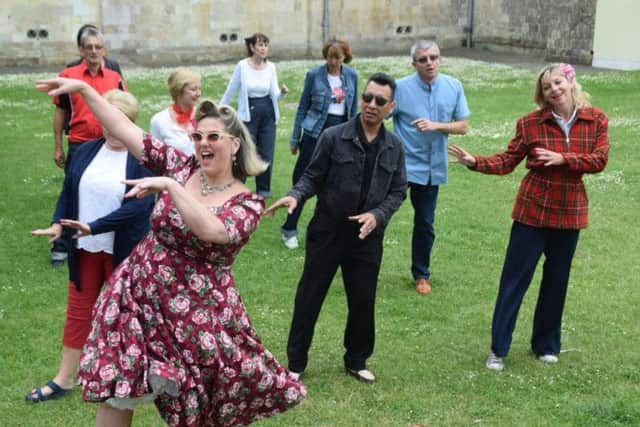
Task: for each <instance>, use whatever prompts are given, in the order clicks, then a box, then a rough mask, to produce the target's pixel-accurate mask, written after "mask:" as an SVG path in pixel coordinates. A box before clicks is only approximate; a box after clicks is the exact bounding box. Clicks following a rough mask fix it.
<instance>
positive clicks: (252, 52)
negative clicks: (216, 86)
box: [220, 33, 289, 197]
mask: <svg viewBox="0 0 640 427" xmlns="http://www.w3.org/2000/svg"><path fill="white" fill-rule="evenodd" d="M244 42H245V45H246V47H247V56H248V58H245V59H243V60H242V61H240V62H238V65H237V66H236V68H235V70H234V71H233V75H232V76H231V80H230V81H229V84H228V86H227V90H226V91H225V93H224V96H223V97H222V100H221V101H220V103H221V104H223V105H230V103H231V101H232V100H233V98H235V97H236V95H238V93H239V96H238V108H237V110H238V117H240V119H241V120H242V121H243V122H244V124H245V125H246V126H247V128H248V129H249V132H250V133H251V137H252V138H253V140H254V142H255V144H256V147H257V148H258V154H260V157H262V159H263V160H264V161H266V162H268V163H269V168H268V169H267V170H266V171H265V172H264V173H262V174H261V175H258V176H256V192H257V193H258V194H260V195H262V196H263V197H269V196H270V195H271V171H272V169H273V155H274V151H275V143H276V124H277V123H278V119H279V118H280V111H279V110H278V99H279V98H280V96H283V95H285V94H286V93H287V92H288V91H289V89H288V88H287V86H286V85H282V86H281V87H279V86H278V75H277V73H276V67H275V65H274V64H273V62H270V61H269V60H268V59H267V54H268V53H269V38H268V37H267V36H266V35H264V34H262V33H255V34H253V35H252V36H251V37H247V38H245V39H244Z"/></svg>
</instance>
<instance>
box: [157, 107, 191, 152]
mask: <svg viewBox="0 0 640 427" xmlns="http://www.w3.org/2000/svg"><path fill="white" fill-rule="evenodd" d="M170 110H171V107H169V108H167V109H166V110H162V111H160V112H158V113H156V114H155V115H154V116H153V117H152V118H151V124H150V125H149V132H151V135H153V137H154V138H156V139H159V140H160V141H163V142H164V143H165V144H168V145H171V146H172V147H175V148H177V149H178V150H180V151H182V152H183V153H185V154H187V155H188V156H192V155H193V154H195V152H196V149H195V147H194V145H193V141H192V140H191V136H190V135H189V132H188V131H186V130H185V129H183V128H181V127H180V126H178V123H176V121H175V120H174V119H173V117H171V112H170ZM189 127H191V126H189Z"/></svg>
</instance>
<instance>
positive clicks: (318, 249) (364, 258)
mask: <svg viewBox="0 0 640 427" xmlns="http://www.w3.org/2000/svg"><path fill="white" fill-rule="evenodd" d="M320 217H321V215H319V214H318V212H316V214H315V215H314V217H313V218H312V220H311V222H310V223H309V227H308V229H307V242H306V257H305V263H304V270H303V272H302V277H301V278H300V283H299V284H298V290H297V293H296V301H295V307H294V311H293V320H292V322H291V330H290V331H289V341H288V343H287V356H288V358H289V370H291V371H292V372H304V370H305V368H306V367H307V362H308V359H309V357H308V353H309V347H310V346H311V341H312V339H313V332H314V329H315V325H316V321H317V320H318V315H319V314H320V309H321V308H322V303H323V302H324V299H325V297H326V295H327V291H328V290H329V287H330V286H331V281H332V280H333V278H334V276H335V274H336V272H337V270H338V267H340V268H341V270H342V279H343V281H344V288H345V292H346V295H347V306H348V310H349V314H348V317H347V326H346V328H345V331H344V347H345V350H346V351H345V354H344V364H345V367H347V368H349V369H353V370H361V369H364V368H365V367H366V360H367V359H368V358H369V357H370V356H371V354H372V353H373V347H374V343H375V300H376V288H377V285H378V273H379V271H380V262H381V260H382V241H383V236H384V234H383V230H382V229H378V230H375V231H374V232H373V233H371V234H370V235H369V236H367V237H366V238H365V239H364V240H360V239H359V238H358V234H359V229H360V224H358V223H357V222H347V221H345V222H344V223H340V224H337V225H336V224H335V222H330V221H326V220H322V219H321V218H320Z"/></svg>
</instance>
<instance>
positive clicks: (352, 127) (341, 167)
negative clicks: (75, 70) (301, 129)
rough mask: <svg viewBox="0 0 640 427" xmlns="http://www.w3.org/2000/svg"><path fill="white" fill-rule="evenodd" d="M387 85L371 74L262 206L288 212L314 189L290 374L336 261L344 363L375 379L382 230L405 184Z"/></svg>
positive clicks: (303, 361) (300, 365)
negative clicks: (344, 307)
mask: <svg viewBox="0 0 640 427" xmlns="http://www.w3.org/2000/svg"><path fill="white" fill-rule="evenodd" d="M394 91H395V81H394V80H393V79H392V78H391V77H389V76H387V75H385V74H382V73H377V74H374V75H373V76H371V78H369V80H368V82H367V85H366V87H365V90H364V92H363V93H362V97H361V99H360V109H361V113H360V114H358V115H357V116H356V117H354V118H353V119H351V120H349V121H348V122H346V123H344V124H342V125H338V126H334V127H332V128H329V129H327V130H326V131H325V132H323V133H322V135H320V139H319V140H318V145H317V147H316V151H315V152H314V154H313V158H312V160H311V163H310V164H309V166H308V167H307V169H306V171H305V173H304V175H303V176H302V177H301V178H300V180H299V181H298V182H297V183H296V185H295V186H294V187H293V188H292V189H291V191H290V192H289V193H288V194H287V196H285V197H283V198H282V199H280V200H278V201H277V202H276V203H275V204H274V205H273V206H271V207H270V208H269V209H267V211H266V213H273V212H274V211H275V210H276V209H278V208H280V207H284V206H286V207H287V208H288V210H289V213H291V212H292V211H293V210H294V209H295V207H296V205H297V204H298V203H299V202H300V201H302V200H306V199H308V198H309V197H312V196H314V195H317V196H318V201H317V206H316V210H315V213H314V215H313V218H312V219H311V222H310V223H309V226H308V228H307V242H306V256H305V263H304V271H303V273H302V277H301V279H300V282H299V284H298V290H297V293H296V300H295V307H294V313H293V321H292V323H291V330H290V332H289V341H288V344H287V355H288V358H289V369H290V370H291V372H292V373H293V374H294V375H296V376H299V375H301V374H302V372H303V371H304V370H305V368H306V366H307V362H308V351H309V347H310V346H311V340H312V338H313V331H314V327H315V323H316V320H317V319H318V315H319V313H320V309H321V307H322V303H323V301H324V298H325V296H326V294H327V291H328V290H329V286H330V285H331V281H332V280H333V277H334V276H335V273H336V271H337V269H338V267H340V268H341V269H342V276H343V281H344V286H345V290H346V294H347V304H348V307H349V314H348V319H347V326H346V329H345V334H344V346H345V349H346V351H345V355H344V364H345V368H346V370H347V373H349V374H351V375H353V376H354V377H356V378H357V379H359V380H361V381H365V382H368V383H373V382H374V381H375V376H374V374H373V373H372V372H371V371H370V370H368V369H366V360H367V359H368V358H369V356H371V354H372V353H373V347H374V341H375V323H374V318H375V297H376V288H377V284H378V273H379V271H380V263H381V260H382V243H383V237H384V230H385V228H386V226H387V224H388V222H389V219H390V218H391V215H393V213H394V212H395V211H396V210H397V209H398V208H399V207H400V205H401V204H402V201H403V200H404V198H405V196H406V190H407V176H406V170H405V163H404V151H403V148H402V143H401V142H400V140H399V139H398V138H397V137H396V136H395V135H394V134H393V133H391V132H388V131H387V130H386V129H385V127H384V125H383V120H384V118H385V117H386V116H387V115H389V114H390V113H391V112H392V111H393V109H394V108H395V102H394V101H393V98H394Z"/></svg>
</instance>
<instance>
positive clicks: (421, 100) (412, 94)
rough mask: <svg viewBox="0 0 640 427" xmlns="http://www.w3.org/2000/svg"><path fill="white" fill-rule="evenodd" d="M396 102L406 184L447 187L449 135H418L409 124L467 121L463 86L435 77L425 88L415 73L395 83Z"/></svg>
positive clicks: (450, 78) (416, 130) (423, 133)
mask: <svg viewBox="0 0 640 427" xmlns="http://www.w3.org/2000/svg"><path fill="white" fill-rule="evenodd" d="M395 101H396V103H397V106H396V109H395V111H394V112H393V125H394V128H395V130H394V132H395V134H396V135H398V137H399V138H400V139H401V140H402V142H403V143H404V150H405V158H406V164H407V179H408V181H409V182H410V183H415V184H420V185H427V184H429V182H430V183H431V185H440V184H446V183H447V168H448V159H447V141H448V134H446V133H442V132H420V131H418V129H416V127H415V126H414V125H412V124H411V122H413V121H414V120H416V119H419V118H426V119H429V120H433V121H436V122H446V123H448V122H454V121H459V120H463V119H466V118H468V117H469V115H470V114H471V112H470V111H469V106H468V105H467V99H466V98H465V96H464V89H463V88H462V83H460V81H459V80H457V79H455V78H453V77H451V76H447V75H445V74H438V77H437V78H436V80H435V81H434V82H433V83H432V84H431V85H428V84H426V83H425V82H423V81H422V79H420V77H419V76H418V74H417V73H414V74H412V75H410V76H407V77H404V78H402V79H400V80H398V81H397V88H396V94H395Z"/></svg>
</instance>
